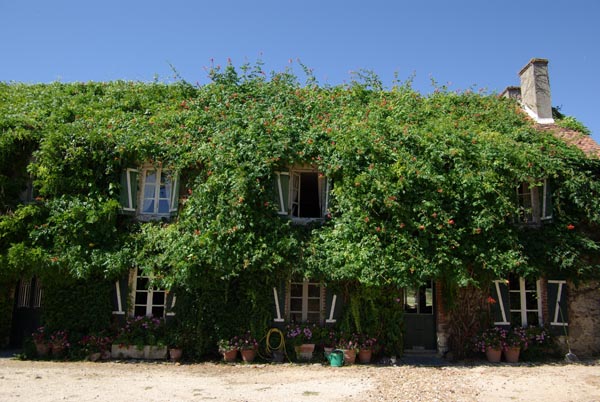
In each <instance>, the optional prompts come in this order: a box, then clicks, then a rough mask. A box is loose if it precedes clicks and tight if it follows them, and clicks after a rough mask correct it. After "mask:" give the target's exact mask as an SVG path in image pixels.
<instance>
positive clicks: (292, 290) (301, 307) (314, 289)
mask: <svg viewBox="0 0 600 402" xmlns="http://www.w3.org/2000/svg"><path fill="white" fill-rule="evenodd" d="M287 294H288V300H287V302H288V303H287V304H288V314H287V316H288V320H289V321H291V322H307V321H308V322H313V323H319V322H321V321H322V320H323V316H324V306H325V300H324V297H323V288H322V286H321V284H320V283H317V282H310V281H308V280H303V281H301V282H294V281H292V282H290V283H289V290H288V292H287Z"/></svg>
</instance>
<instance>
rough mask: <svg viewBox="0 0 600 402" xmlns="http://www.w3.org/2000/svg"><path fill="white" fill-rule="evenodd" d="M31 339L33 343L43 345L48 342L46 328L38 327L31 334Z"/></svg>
mask: <svg viewBox="0 0 600 402" xmlns="http://www.w3.org/2000/svg"><path fill="white" fill-rule="evenodd" d="M31 337H32V338H33V341H34V342H35V343H45V342H48V340H49V336H48V333H47V331H46V327H39V328H38V329H36V330H35V332H34V333H32V334H31Z"/></svg>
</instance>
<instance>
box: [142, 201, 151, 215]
mask: <svg viewBox="0 0 600 402" xmlns="http://www.w3.org/2000/svg"><path fill="white" fill-rule="evenodd" d="M142 212H144V213H146V214H152V213H154V200H144V205H143V206H142Z"/></svg>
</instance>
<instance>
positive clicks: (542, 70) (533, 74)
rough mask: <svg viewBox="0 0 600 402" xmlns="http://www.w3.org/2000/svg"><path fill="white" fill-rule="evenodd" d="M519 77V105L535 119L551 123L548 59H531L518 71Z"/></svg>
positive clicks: (542, 122) (552, 121)
mask: <svg viewBox="0 0 600 402" xmlns="http://www.w3.org/2000/svg"><path fill="white" fill-rule="evenodd" d="M519 77H521V105H522V106H523V109H525V111H526V112H527V114H529V116H531V117H532V118H533V119H534V120H535V121H537V122H538V123H540V124H552V123H554V120H553V119H552V101H551V98H550V80H549V78H548V60H546V59H531V60H529V63H527V65H526V66H525V67H523V68H522V69H521V71H520V72H519Z"/></svg>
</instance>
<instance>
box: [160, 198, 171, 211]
mask: <svg viewBox="0 0 600 402" xmlns="http://www.w3.org/2000/svg"><path fill="white" fill-rule="evenodd" d="M158 213H159V214H166V213H169V200H160V201H158Z"/></svg>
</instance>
